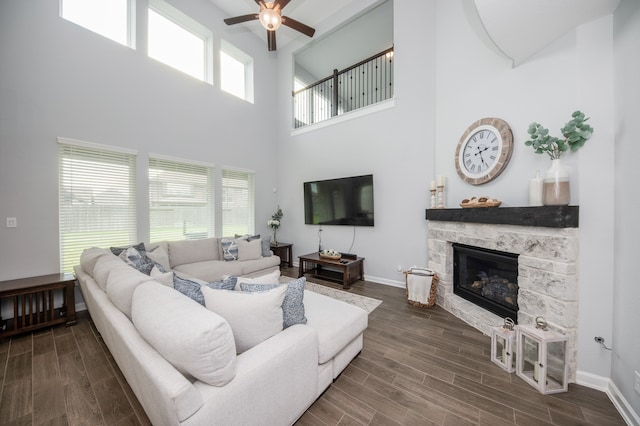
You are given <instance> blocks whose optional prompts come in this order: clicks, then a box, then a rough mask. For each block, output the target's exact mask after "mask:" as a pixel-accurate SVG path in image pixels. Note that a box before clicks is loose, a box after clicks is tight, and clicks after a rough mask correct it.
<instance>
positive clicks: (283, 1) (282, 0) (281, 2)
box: [274, 0, 291, 10]
mask: <svg viewBox="0 0 640 426" xmlns="http://www.w3.org/2000/svg"><path fill="white" fill-rule="evenodd" d="M290 1H291V0H275V1H274V3H275V4H276V5H278V6H280V10H282V9H284V7H285V6H286V5H288V4H289V2H290Z"/></svg>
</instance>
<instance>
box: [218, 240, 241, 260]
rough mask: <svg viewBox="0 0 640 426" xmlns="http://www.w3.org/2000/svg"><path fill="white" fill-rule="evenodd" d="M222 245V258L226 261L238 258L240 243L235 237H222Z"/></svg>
mask: <svg viewBox="0 0 640 426" xmlns="http://www.w3.org/2000/svg"><path fill="white" fill-rule="evenodd" d="M220 247H222V259H223V260H224V261H225V262H232V261H234V260H238V243H237V242H236V240H235V239H231V238H222V239H221V240H220Z"/></svg>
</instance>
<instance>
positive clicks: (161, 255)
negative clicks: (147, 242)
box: [145, 245, 171, 272]
mask: <svg viewBox="0 0 640 426" xmlns="http://www.w3.org/2000/svg"><path fill="white" fill-rule="evenodd" d="M145 247H146V246H145ZM146 254H147V257H148V258H149V259H151V260H153V261H154V262H157V263H159V264H160V265H162V267H163V268H164V270H165V271H167V272H168V271H170V270H171V265H170V264H169V254H168V253H167V251H166V250H165V249H164V248H162V247H161V246H159V245H157V246H155V247H151V248H147V252H146Z"/></svg>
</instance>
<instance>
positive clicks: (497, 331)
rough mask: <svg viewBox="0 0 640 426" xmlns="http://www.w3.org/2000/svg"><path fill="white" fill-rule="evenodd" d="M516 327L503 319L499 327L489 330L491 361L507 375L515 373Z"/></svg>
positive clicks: (509, 320)
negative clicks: (507, 373)
mask: <svg viewBox="0 0 640 426" xmlns="http://www.w3.org/2000/svg"><path fill="white" fill-rule="evenodd" d="M515 340H516V326H515V323H514V322H513V320H512V319H511V318H505V319H504V324H503V325H502V326H501V327H492V328H491V361H493V362H494V363H496V364H497V365H498V366H499V367H500V368H502V369H504V370H506V371H507V372H509V373H513V372H514V371H516V353H515V346H516V342H515Z"/></svg>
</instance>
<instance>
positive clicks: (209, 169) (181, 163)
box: [147, 154, 215, 243]
mask: <svg viewBox="0 0 640 426" xmlns="http://www.w3.org/2000/svg"><path fill="white" fill-rule="evenodd" d="M155 162H158V163H164V165H165V166H169V165H172V167H171V168H169V167H166V168H162V167H154V166H153V165H152V163H155ZM158 165H160V164H158ZM147 167H148V170H147V175H148V187H147V193H148V196H149V242H150V243H155V242H158V241H165V240H171V241H176V240H180V238H173V237H172V238H167V236H166V235H167V234H164V236H162V237H160V238H154V232H153V220H152V213H153V206H152V203H153V202H154V201H156V198H155V194H154V191H152V182H153V179H152V177H151V174H152V170H164V171H166V172H168V173H171V172H173V173H176V172H177V173H189V171H190V170H191V171H196V170H198V169H200V171H205V173H206V179H207V187H206V189H205V196H206V197H207V206H208V207H207V210H208V213H207V214H208V215H209V216H208V218H207V219H206V221H205V222H206V224H205V225H203V224H201V223H198V224H197V225H194V226H206V235H205V234H203V232H202V231H199V232H195V233H194V232H191V233H189V232H187V228H186V225H185V227H184V228H183V237H184V238H182V239H184V240H186V239H199V238H207V237H212V236H213V235H215V164H209V163H204V162H199V161H192V160H187V159H181V158H175V157H169V156H165V155H159V154H149V159H148V162H147ZM194 174H197V173H194ZM178 183H187V182H186V181H180V182H178ZM191 183H194V182H191ZM166 205H167V206H171V207H177V206H179V204H178V203H175V204H173V203H169V202H167V204H166ZM185 211H186V210H185Z"/></svg>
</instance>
